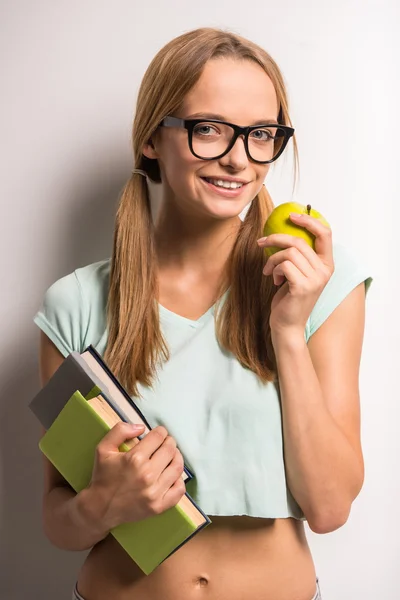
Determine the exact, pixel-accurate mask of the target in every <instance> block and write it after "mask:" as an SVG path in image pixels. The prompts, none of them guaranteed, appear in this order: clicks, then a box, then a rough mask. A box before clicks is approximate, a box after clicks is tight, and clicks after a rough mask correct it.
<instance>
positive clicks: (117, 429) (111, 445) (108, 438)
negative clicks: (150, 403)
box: [98, 421, 145, 452]
mask: <svg viewBox="0 0 400 600" xmlns="http://www.w3.org/2000/svg"><path fill="white" fill-rule="evenodd" d="M144 429H145V428H144V425H133V424H132V423H124V422H122V421H121V422H120V423H117V424H116V425H114V427H112V428H111V429H110V431H109V432H108V433H106V435H105V436H104V437H103V439H102V440H101V442H100V443H99V444H98V448H101V449H102V450H103V451H104V452H119V450H118V448H119V447H120V446H121V445H122V444H123V443H124V442H125V441H127V440H131V439H132V438H134V437H137V436H138V435H140V434H141V433H143V431H144Z"/></svg>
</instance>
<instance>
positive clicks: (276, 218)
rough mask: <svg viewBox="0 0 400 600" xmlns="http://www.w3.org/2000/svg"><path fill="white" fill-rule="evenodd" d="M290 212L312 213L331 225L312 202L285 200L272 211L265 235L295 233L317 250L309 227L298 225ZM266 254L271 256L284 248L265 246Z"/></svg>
mask: <svg viewBox="0 0 400 600" xmlns="http://www.w3.org/2000/svg"><path fill="white" fill-rule="evenodd" d="M290 213H300V214H303V213H304V214H306V215H310V216H311V217H315V218H316V219H319V220H320V221H321V222H322V223H323V224H324V225H327V226H328V227H330V225H329V223H328V221H327V220H326V219H325V218H324V217H323V216H322V215H321V213H319V212H318V211H317V210H315V208H311V204H307V206H305V205H304V204H300V203H299V202H284V203H283V204H279V205H278V206H277V207H276V208H274V210H273V211H272V213H271V214H270V215H269V217H268V219H267V220H266V222H265V225H264V236H268V235H272V234H273V233H288V234H289V235H295V236H297V237H299V238H303V240H305V241H306V242H307V244H308V245H309V246H311V248H312V249H313V250H315V246H314V240H315V235H313V234H312V233H311V232H310V231H308V229H305V228H304V227H302V226H301V225H297V224H295V223H294V221H292V220H291V219H290V217H289V215H290ZM264 250H265V254H266V255H267V256H268V257H269V256H271V255H272V254H275V252H279V250H282V248H279V247H278V246H268V247H267V248H264Z"/></svg>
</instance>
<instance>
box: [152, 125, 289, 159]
mask: <svg viewBox="0 0 400 600" xmlns="http://www.w3.org/2000/svg"><path fill="white" fill-rule="evenodd" d="M160 125H161V126H163V127H183V128H184V129H187V131H188V142H189V148H190V151H191V153H192V154H193V155H194V156H196V158H201V159H202V160H215V159H217V158H222V157H223V156H225V154H227V153H228V152H229V151H230V150H231V149H232V148H233V146H234V144H235V142H236V140H237V138H238V137H239V136H241V135H243V136H244V147H245V149H246V154H247V156H248V158H249V159H250V160H252V161H254V162H256V163H261V164H267V163H271V162H273V161H274V160H276V159H277V158H279V157H280V155H281V154H282V152H283V151H284V149H285V148H286V145H287V143H288V141H289V139H290V138H291V137H292V135H293V134H294V131H295V130H294V129H293V127H288V126H287V125H280V124H275V123H273V124H265V125H251V126H249V127H240V126H239V125H235V124H234V123H228V122H227V121H218V120H217V119H180V118H178V117H172V116H170V115H169V116H167V117H165V118H164V119H163V120H162V121H161V123H160Z"/></svg>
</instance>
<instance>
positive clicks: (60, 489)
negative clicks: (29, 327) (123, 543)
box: [39, 331, 186, 550]
mask: <svg viewBox="0 0 400 600" xmlns="http://www.w3.org/2000/svg"><path fill="white" fill-rule="evenodd" d="M39 355H40V378H41V383H42V386H44V385H45V384H46V383H47V381H48V380H49V379H50V378H51V377H52V375H53V374H54V372H55V371H56V370H57V369H58V367H59V366H60V365H61V363H62V362H63V361H64V357H63V355H62V354H61V353H60V352H59V350H58V349H57V347H56V346H55V344H53V342H52V341H51V340H50V339H49V338H48V337H47V336H46V335H45V334H44V333H43V332H42V331H41V333H40V353H39ZM143 432H144V427H143V426H141V427H140V429H135V428H134V426H133V425H131V424H127V423H119V424H117V425H115V426H114V427H113V428H112V429H111V430H110V431H109V432H108V433H107V434H106V435H105V436H104V438H103V439H102V440H101V442H100V443H99V444H98V446H97V448H96V455H95V463H94V467H93V472H92V479H91V482H90V484H89V485H88V486H87V487H86V488H84V489H83V490H82V491H80V492H79V493H78V494H77V493H76V492H75V491H74V490H73V489H72V487H71V486H70V485H69V484H68V482H67V481H66V480H65V479H64V477H62V475H61V474H60V473H59V472H58V471H57V469H56V468H55V467H54V466H53V465H52V463H51V462H50V461H49V460H48V459H47V458H46V457H45V456H43V461H44V492H43V509H42V518H43V529H44V532H45V534H46V536H47V538H48V539H49V540H50V541H51V542H52V544H54V545H55V546H57V547H58V548H61V549H64V550H88V549H89V548H91V547H92V546H94V545H95V544H97V543H98V542H100V541H101V540H102V539H104V538H105V537H106V536H107V535H108V533H109V532H110V530H111V529H112V528H113V527H116V526H117V525H119V524H120V523H124V522H129V521H139V520H142V519H146V518H147V517H149V516H152V515H155V514H160V513H162V512H164V511H166V510H168V509H169V508H170V507H172V506H175V505H176V504H177V503H178V502H179V500H180V499H181V498H182V496H183V495H184V494H185V491H186V487H185V484H184V482H183V480H182V472H183V468H184V462H183V457H182V454H181V453H180V452H179V450H178V449H177V447H176V442H175V440H174V439H173V438H172V437H171V436H169V435H168V432H167V430H166V429H165V428H164V427H162V426H158V427H156V428H155V429H153V430H152V431H150V432H149V433H148V434H147V435H146V436H145V438H143V439H142V440H141V441H140V442H139V443H138V444H137V445H136V446H134V447H133V448H132V449H131V450H129V451H128V452H119V451H118V448H119V446H120V445H121V444H122V443H123V442H124V441H126V440H129V439H131V438H132V437H135V436H138V435H140V434H142V433H143ZM43 433H44V430H43Z"/></svg>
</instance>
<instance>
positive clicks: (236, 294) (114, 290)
mask: <svg viewBox="0 0 400 600" xmlns="http://www.w3.org/2000/svg"><path fill="white" fill-rule="evenodd" d="M220 57H229V58H234V59H238V60H250V61H254V62H255V63H257V64H258V65H260V66H261V67H262V68H263V69H264V71H265V72H266V73H267V75H268V76H269V77H270V79H271V80H272V83H273V85H274V88H275V91H276V95H277V99H278V106H279V114H278V122H279V123H281V124H282V125H289V126H292V123H291V120H290V117H289V114H288V101H287V93H286V89H285V85H284V82H283V77H282V74H281V72H280V70H279V68H278V66H277V64H276V63H275V61H274V60H273V59H272V58H271V56H270V55H269V54H268V53H267V52H266V51H265V50H263V49H262V48H261V47H259V46H258V45H257V44H255V43H253V42H251V41H249V40H247V39H245V38H243V37H241V36H239V35H237V34H234V33H231V32H228V31H223V30H221V29H215V28H208V27H205V28H200V29H195V30H193V31H189V32H187V33H184V34H183V35H180V36H179V37H177V38H175V39H173V40H171V41H170V42H169V43H168V44H166V45H165V46H164V47H163V48H162V49H161V50H160V51H159V52H158V53H157V54H156V56H155V57H154V58H153V60H152V62H151V63H150V65H149V67H148V69H147V71H146V73H145V75H144V77H143V80H142V83H141V86H140V89H139V94H138V98H137V107H136V114H135V119H134V123H133V135H132V138H133V152H134V163H135V164H134V168H138V169H141V170H143V171H145V172H146V173H147V174H148V176H149V177H150V178H151V179H152V180H153V181H154V182H160V181H161V176H160V170H159V166H158V161H157V160H152V159H149V158H147V157H145V156H144V155H143V154H142V148H143V146H144V144H145V143H146V142H148V141H149V140H150V138H151V136H152V134H154V132H155V131H156V129H157V127H158V125H159V123H160V122H161V120H162V119H163V118H164V117H165V116H167V115H169V114H173V113H174V111H177V110H179V108H180V106H181V105H182V102H183V99H184V97H185V95H186V94H187V93H188V92H189V91H190V90H191V89H192V87H193V86H194V85H195V84H196V82H197V81H198V79H199V78H200V76H201V74H202V71H203V68H204V66H205V64H206V63H207V61H209V60H210V59H215V58H220ZM293 145H294V155H295V177H296V169H297V164H298V151H297V144H296V139H295V137H294V136H293ZM273 209H274V204H273V202H272V200H271V197H270V195H269V193H268V191H267V189H266V188H265V186H263V187H262V189H261V191H260V192H259V194H258V195H257V196H256V198H254V200H253V202H252V203H251V206H250V209H249V210H248V212H247V214H246V216H245V218H244V220H243V223H242V224H241V228H240V230H239V234H238V236H237V239H236V241H235V244H234V247H233V249H232V252H231V255H230V258H229V261H228V265H227V269H226V273H225V276H224V281H223V282H222V283H221V289H220V294H219V296H220V297H221V295H222V294H223V292H224V291H226V290H228V294H227V295H226V299H225V301H224V302H223V303H222V304H221V305H220V306H219V308H220V310H218V312H217V316H216V335H217V338H218V341H219V343H220V344H221V346H222V347H224V348H225V349H226V350H228V351H230V352H231V353H233V354H234V355H235V356H236V357H237V359H238V360H239V361H240V363H241V364H242V365H244V366H245V367H247V368H248V369H250V370H252V371H253V372H254V373H256V374H257V375H258V377H259V378H260V380H261V381H263V382H264V383H266V382H268V381H275V379H276V370H277V367H276V360H275V353H274V350H273V346H272V342H271V332H270V327H269V317H270V312H271V300H272V298H273V295H274V293H275V292H276V290H277V288H276V286H274V284H273V282H272V281H271V280H272V278H271V277H265V276H263V275H262V269H263V265H264V263H265V256H264V252H263V250H262V249H261V248H259V247H258V246H257V243H256V240H257V239H258V238H259V237H260V236H261V235H262V230H263V225H264V223H265V221H266V219H267V218H268V215H269V214H270V213H271V211H272V210H273ZM157 297H158V289H157V260H156V253H155V242H154V225H153V221H152V215H151V208H150V198H149V191H148V187H147V181H146V178H145V177H143V176H142V175H140V174H132V176H131V178H130V179H129V181H128V182H127V183H126V185H125V187H124V188H123V190H122V193H121V197H120V201H119V206H118V210H117V215H116V223H115V231H114V241H113V252H112V258H111V270H110V286H109V295H108V302H107V327H108V341H107V347H106V351H105V354H104V360H105V361H106V362H107V364H108V366H109V367H110V368H111V370H112V371H113V372H114V373H115V374H116V376H117V377H118V378H119V380H120V381H121V383H122V384H123V385H124V386H125V387H126V388H127V390H128V393H129V394H130V395H135V396H139V395H140V394H139V391H138V387H137V384H138V382H140V383H142V384H144V385H147V386H150V385H151V384H152V381H153V377H154V375H155V372H156V368H157V366H158V365H159V364H160V363H162V362H163V361H166V360H168V358H169V350H168V346H167V344H166V342H165V340H164V338H163V335H162V333H161V329H160V322H159V310H158V302H157Z"/></svg>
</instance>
